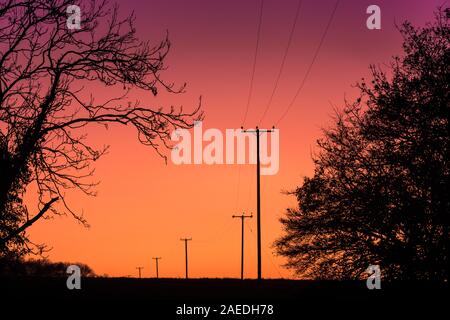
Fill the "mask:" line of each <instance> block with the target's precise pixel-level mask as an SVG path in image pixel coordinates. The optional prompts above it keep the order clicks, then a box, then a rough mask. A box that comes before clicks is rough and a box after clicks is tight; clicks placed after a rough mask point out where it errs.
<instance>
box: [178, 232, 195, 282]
mask: <svg viewBox="0 0 450 320" xmlns="http://www.w3.org/2000/svg"><path fill="white" fill-rule="evenodd" d="M180 240H181V241H184V254H185V257H186V279H187V278H189V274H188V241H191V240H192V238H181V239H180Z"/></svg>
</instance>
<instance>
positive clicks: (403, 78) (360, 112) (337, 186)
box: [275, 9, 450, 281]
mask: <svg viewBox="0 0 450 320" xmlns="http://www.w3.org/2000/svg"><path fill="white" fill-rule="evenodd" d="M447 12H448V10H447V11H444V10H442V9H440V10H439V12H437V14H436V20H435V21H434V23H430V24H428V25H427V26H426V27H424V28H414V27H413V26H411V25H410V24H409V23H404V24H403V26H402V27H401V29H400V31H401V33H402V35H403V37H404V43H403V48H404V56H402V57H396V58H395V59H394V60H393V62H392V64H391V69H390V70H389V72H388V73H386V72H383V71H382V70H380V69H379V68H376V67H374V66H372V68H371V70H372V79H371V81H370V82H366V81H365V80H364V79H363V81H362V83H360V84H359V85H358V87H359V89H360V92H361V97H360V98H358V99H357V100H356V101H355V102H354V103H347V105H346V107H345V109H344V111H343V112H339V113H338V114H337V119H336V123H335V125H334V126H333V127H332V128H330V129H328V130H325V137H324V138H322V139H320V140H319V141H318V148H319V150H320V151H319V152H318V154H317V155H316V156H315V157H314V162H315V173H314V176H313V177H312V178H305V179H304V181H303V185H302V186H301V187H299V188H297V190H296V191H295V192H293V194H294V195H295V196H296V197H297V200H298V203H299V208H298V209H291V210H288V213H287V215H286V216H285V217H283V218H282V219H281V222H282V224H283V226H284V228H285V233H284V235H283V236H282V237H281V238H280V239H278V241H277V242H276V243H275V246H276V248H277V251H278V253H279V254H281V255H283V256H285V257H287V258H288V263H287V266H288V267H291V268H292V269H294V270H295V271H296V272H297V273H298V274H300V275H302V276H309V277H314V278H339V279H342V278H353V279H354V278H361V277H364V276H366V277H367V275H364V272H365V270H366V268H367V267H368V266H369V265H370V264H379V265H381V270H382V275H383V277H385V278H388V279H431V280H440V281H448V279H449V270H450V265H449V255H448V254H449V241H450V240H449V239H450V237H449V217H450V196H449V195H450V165H449V155H450V149H449V148H450V136H449V134H450V119H449V115H450V110H449V108H450V104H449V81H448V80H449V78H450V77H449V76H450V75H449V68H448V66H449V58H450V50H449V49H450V28H449V18H448V14H446V13H447Z"/></svg>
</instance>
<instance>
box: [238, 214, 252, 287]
mask: <svg viewBox="0 0 450 320" xmlns="http://www.w3.org/2000/svg"><path fill="white" fill-rule="evenodd" d="M233 218H241V225H242V232H241V280H244V219H245V218H253V215H249V216H246V215H245V214H244V213H242V215H240V216H235V215H233Z"/></svg>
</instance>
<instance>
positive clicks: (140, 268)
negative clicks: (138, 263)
mask: <svg viewBox="0 0 450 320" xmlns="http://www.w3.org/2000/svg"><path fill="white" fill-rule="evenodd" d="M136 269H138V270H139V279H140V278H141V270H142V269H144V267H136Z"/></svg>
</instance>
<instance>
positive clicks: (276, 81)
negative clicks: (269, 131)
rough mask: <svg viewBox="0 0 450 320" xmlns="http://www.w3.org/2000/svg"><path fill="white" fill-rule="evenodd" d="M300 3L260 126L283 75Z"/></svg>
mask: <svg viewBox="0 0 450 320" xmlns="http://www.w3.org/2000/svg"><path fill="white" fill-rule="evenodd" d="M302 2H303V1H302V0H299V1H298V5H297V10H296V12H295V18H294V23H293V24H292V28H291V33H290V34H289V38H288V43H287V45H286V49H285V51H284V55H283V59H282V60H281V64H280V70H279V71H278V75H277V78H276V80H275V86H274V87H273V90H272V94H271V95H270V98H269V102H268V103H267V105H266V109H265V110H264V112H263V115H262V116H261V119H260V120H259V123H260V124H261V122H262V121H263V120H264V117H265V116H266V114H267V111H268V110H269V108H270V105H271V104H272V100H273V97H274V96H275V92H276V91H277V88H278V83H279V81H280V78H281V74H282V73H283V69H284V64H285V62H286V57H287V55H288V52H289V48H290V47H291V43H292V38H293V35H294V31H295V27H296V25H297V21H298V17H299V15H300V9H301V7H302Z"/></svg>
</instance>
